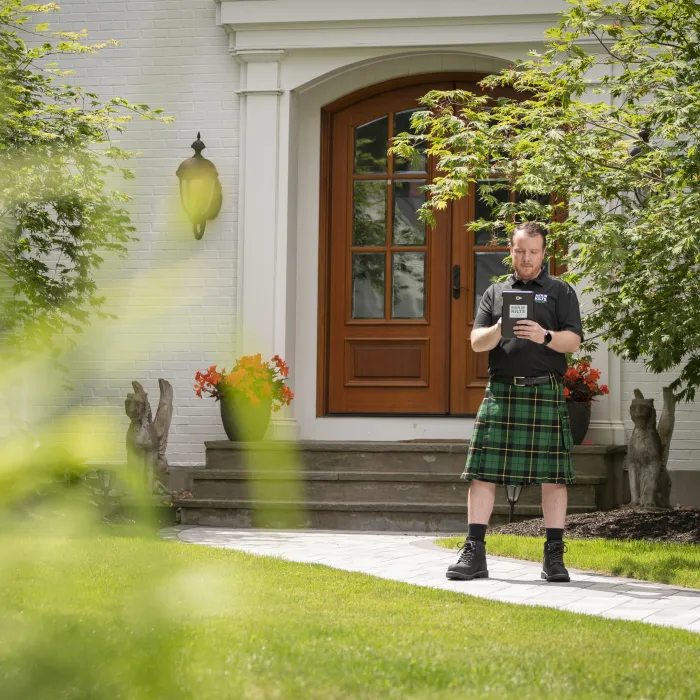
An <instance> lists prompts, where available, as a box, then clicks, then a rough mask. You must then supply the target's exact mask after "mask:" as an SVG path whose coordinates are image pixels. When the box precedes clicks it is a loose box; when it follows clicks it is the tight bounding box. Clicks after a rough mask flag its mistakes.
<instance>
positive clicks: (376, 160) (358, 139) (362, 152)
mask: <svg viewBox="0 0 700 700" xmlns="http://www.w3.org/2000/svg"><path fill="white" fill-rule="evenodd" d="M388 150H389V117H382V118H381V119H375V120H374V121H372V122H368V123H367V124H363V125H362V126H358V127H357V128H356V129H355V172H356V173H386V172H387V162H388V156H387V151H388Z"/></svg>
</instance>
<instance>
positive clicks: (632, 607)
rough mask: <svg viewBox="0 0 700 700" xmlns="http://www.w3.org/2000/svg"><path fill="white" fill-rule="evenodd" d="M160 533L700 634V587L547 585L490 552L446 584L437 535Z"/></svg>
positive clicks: (606, 579)
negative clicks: (470, 572) (478, 572)
mask: <svg viewBox="0 0 700 700" xmlns="http://www.w3.org/2000/svg"><path fill="white" fill-rule="evenodd" d="M164 534H165V533H164ZM165 536H166V537H169V538H173V539H174V538H177V539H179V540H180V541H182V542H188V543H192V544H201V545H207V546H210V547H220V548H224V549H237V550H240V551H243V552H249V553H250V554H258V555H267V556H274V557H281V558H283V559H287V560H289V561H294V562H305V563H314V564H325V565H326V566H331V567H333V568H334V569H342V570H345V571H358V572H361V573H365V574H370V575H372V576H377V577H379V578H384V579H389V580H392V581H403V582H405V583H412V584H414V585H417V586H427V587H431V588H439V589H441V590H446V591H455V592H458V593H467V594H469V595H474V596H478V597H480V598H488V599H490V600H500V601H505V602H508V603H522V604H525V605H544V606H547V607H552V608H558V609H560V610H569V611H571V612H580V613H587V614H590V615H600V616H602V617H609V618H616V619H621V620H639V621H643V622H649V623H654V624H659V625H668V626H670V627H680V628H683V629H687V630H691V631H693V632H700V590H695V589H689V588H679V587H677V586H667V585H664V584H660V583H650V582H648V581H636V580H634V579H626V578H618V577H613V576H605V575H603V574H591V573H586V572H584V571H577V570H575V569H571V568H570V569H569V571H570V573H571V576H572V580H571V582H570V583H547V582H546V581H542V579H540V569H541V567H540V565H539V564H537V563H529V562H525V561H520V560H517V559H506V558H504V557H494V556H490V555H489V558H488V561H489V575H490V578H488V579H480V580H475V581H449V580H448V579H447V578H445V570H446V569H447V566H448V565H449V564H452V563H453V562H454V561H456V553H455V552H454V551H450V550H446V549H442V548H440V547H437V545H435V544H433V540H434V539H435V537H434V536H425V535H401V534H365V533H357V532H355V533H345V532H326V531H318V530H305V531H298V530H297V531H285V532H277V531H271V530H230V529H225V528H213V527H212V528H208V527H191V528H173V529H171V530H170V531H169V533H168V534H165ZM570 546H571V544H570Z"/></svg>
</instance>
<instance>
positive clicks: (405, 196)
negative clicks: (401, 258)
mask: <svg viewBox="0 0 700 700" xmlns="http://www.w3.org/2000/svg"><path fill="white" fill-rule="evenodd" d="M424 185H425V180H395V181H394V236H393V241H394V245H425V222H423V221H421V220H420V219H419V218H418V214H417V213H416V212H417V211H418V209H420V207H421V206H423V204H424V203H425V195H426V192H424V191H422V190H421V188H422V187H423V186H424Z"/></svg>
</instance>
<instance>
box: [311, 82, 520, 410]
mask: <svg viewBox="0 0 700 700" xmlns="http://www.w3.org/2000/svg"><path fill="white" fill-rule="evenodd" d="M476 80H477V77H476V76H475V77H474V79H473V81H469V80H466V81H465V80H464V78H462V79H460V78H458V77H453V76H445V75H443V76H432V77H423V79H421V80H420V82H417V81H416V80H415V79H414V80H413V81H412V82H413V84H410V83H411V81H410V80H405V81H403V84H396V83H394V84H392V86H388V89H379V87H381V86H378V88H375V89H374V90H372V91H371V92H370V93H367V94H365V95H360V96H355V97H354V98H352V97H351V98H347V99H346V100H344V101H341V102H339V103H336V104H334V105H331V106H329V107H328V108H326V110H324V132H325V133H324V158H323V159H324V170H325V172H326V173H327V175H328V179H327V180H326V181H325V182H324V190H323V192H322V202H323V204H324V206H323V207H322V221H321V233H322V236H321V270H320V272H321V278H320V279H321V284H320V300H319V301H320V306H319V309H320V311H319V376H318V379H319V392H318V396H317V399H318V400H317V404H318V410H317V413H318V414H319V415H326V414H413V415H420V414H431V415H447V414H453V415H474V414H475V413H476V411H477V409H478V406H479V403H480V402H481V399H482V398H483V392H484V387H485V385H486V381H487V371H486V369H487V359H488V358H487V354H486V353H479V354H475V353H473V352H472V351H471V347H470V344H469V334H470V332H471V329H472V326H473V322H474V315H475V311H476V308H478V304H479V300H480V298H481V295H482V294H483V292H484V291H485V290H486V288H487V287H488V286H489V284H490V278H491V277H493V276H494V275H496V274H503V273H504V272H505V271H506V270H505V268H504V267H503V265H502V260H503V258H504V257H505V256H506V254H507V249H506V248H493V247H488V246H487V245H486V244H487V243H488V240H485V238H486V239H487V238H488V236H487V235H486V234H478V235H477V234H476V233H475V232H473V231H471V230H469V228H468V223H469V222H470V221H473V220H474V219H475V217H476V218H478V217H480V216H484V215H485V214H486V215H488V212H485V211H484V206H485V205H484V204H483V203H482V202H480V201H475V198H474V197H473V196H472V197H468V198H465V199H463V200H461V201H459V202H457V203H455V204H454V205H452V206H450V207H448V208H447V209H446V210H443V211H440V212H437V214H436V225H435V226H434V227H426V226H425V225H424V224H423V223H422V222H421V221H419V219H418V217H417V215H416V210H417V209H418V208H419V207H420V206H421V204H422V203H423V202H424V201H425V193H424V192H423V191H422V190H421V188H422V186H423V185H425V184H426V183H428V182H430V180H431V179H432V178H433V177H434V176H435V163H433V162H432V160H431V159H427V158H425V157H424V156H421V157H418V158H416V159H415V160H414V161H412V162H403V161H401V160H400V159H398V158H396V157H393V156H387V149H388V147H389V145H390V143H391V139H392V137H393V136H394V135H395V134H397V133H399V132H402V131H409V130H410V118H411V115H412V113H413V112H414V111H416V110H419V109H421V107H420V106H419V105H418V102H417V100H418V99H419V98H420V97H421V96H422V95H424V94H426V93H427V92H428V91H430V90H435V89H439V90H449V89H453V88H455V87H460V88H463V89H474V90H475V91H476V90H479V88H478V86H477V85H476V84H475V81H476ZM391 88H393V89H391ZM473 194H474V193H473V192H472V195H473ZM511 196H512V195H511Z"/></svg>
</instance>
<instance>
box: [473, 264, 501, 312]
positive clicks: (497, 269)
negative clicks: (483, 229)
mask: <svg viewBox="0 0 700 700" xmlns="http://www.w3.org/2000/svg"><path fill="white" fill-rule="evenodd" d="M474 256H475V260H474V268H475V269H474V273H475V274H474V279H475V289H474V316H476V312H477V311H478V310H479V304H480V303H481V297H482V296H484V292H485V291H486V290H487V289H488V288H489V287H490V286H491V278H492V277H496V276H497V275H505V274H507V273H508V268H507V267H506V266H505V265H504V264H503V260H504V258H506V257H507V256H508V251H499V252H498V253H474Z"/></svg>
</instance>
